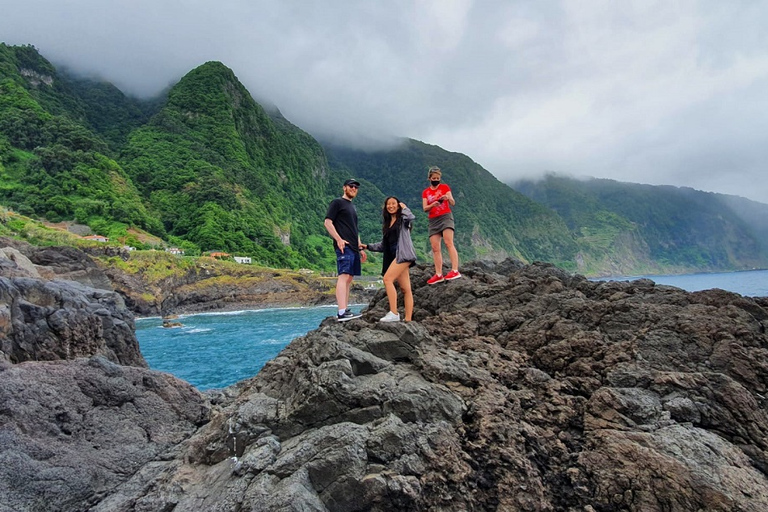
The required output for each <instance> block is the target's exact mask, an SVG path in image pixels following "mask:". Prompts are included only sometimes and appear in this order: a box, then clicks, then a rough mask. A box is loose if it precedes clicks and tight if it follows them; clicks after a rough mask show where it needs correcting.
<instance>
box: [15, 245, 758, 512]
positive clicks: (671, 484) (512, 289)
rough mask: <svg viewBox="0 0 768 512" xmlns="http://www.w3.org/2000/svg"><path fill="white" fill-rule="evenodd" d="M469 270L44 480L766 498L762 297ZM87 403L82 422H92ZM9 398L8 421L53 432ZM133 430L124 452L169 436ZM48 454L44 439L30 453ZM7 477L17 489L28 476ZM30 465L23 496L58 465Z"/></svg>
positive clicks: (568, 502)
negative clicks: (121, 457) (88, 477)
mask: <svg viewBox="0 0 768 512" xmlns="http://www.w3.org/2000/svg"><path fill="white" fill-rule="evenodd" d="M462 272H463V274H464V277H463V278H462V279H459V280H456V281H451V282H447V283H441V284H438V285H434V286H426V285H425V284H424V282H425V281H426V278H427V277H428V276H429V269H427V268H425V267H415V268H414V269H413V270H412V281H413V283H414V293H415V301H416V313H415V315H414V320H415V321H414V322H411V323H397V324H381V323H378V322H377V319H378V318H379V317H381V316H383V314H384V313H385V310H386V299H385V297H384V295H383V292H380V293H379V294H378V295H377V296H376V297H375V298H374V299H373V300H372V301H371V303H370V306H369V308H368V309H367V311H366V312H365V314H364V316H363V318H361V319H359V320H353V321H350V322H346V323H343V324H339V323H337V322H335V321H332V320H328V321H325V322H324V323H323V324H322V325H321V326H320V327H319V328H318V329H317V330H315V331H312V332H311V333H309V334H307V335H306V336H304V337H301V338H298V339H296V340H294V341H293V342H292V343H291V344H290V345H289V346H288V347H287V348H286V349H285V350H283V352H282V353H281V354H280V355H279V356H278V357H277V358H275V359H274V360H273V361H271V362H269V363H268V364H267V365H266V366H265V367H264V368H263V370H262V371H261V372H260V373H259V374H258V375H256V376H255V377H253V378H252V379H249V380H246V381H243V382H240V383H238V384H236V385H235V386H232V387H230V388H226V389H224V390H220V391H217V392H210V393H208V394H207V396H208V399H209V404H210V407H211V411H210V415H209V416H207V418H208V419H209V420H210V421H208V422H207V423H205V424H204V425H201V426H200V427H199V428H197V430H196V431H195V432H194V433H192V434H191V435H188V433H189V432H190V429H191V428H192V427H191V425H193V424H195V422H198V424H199V423H200V422H201V421H203V420H200V418H201V417H202V416H203V413H202V412H201V413H200V414H191V413H190V412H189V411H191V410H194V411H201V410H202V409H204V407H201V409H194V408H193V409H185V411H187V412H179V411H178V410H177V411H176V412H175V413H174V414H175V415H176V416H175V418H176V419H175V420H174V422H173V423H172V424H173V425H176V427H175V430H173V429H172V432H173V433H174V435H171V436H169V438H167V439H168V440H169V444H168V445H166V446H164V447H163V448H164V449H165V451H164V452H162V453H160V451H158V452H154V453H157V455H156V456H155V458H154V459H153V460H152V461H151V462H149V461H148V462H145V463H143V464H142V463H140V462H136V463H135V464H132V465H131V466H130V471H126V472H125V473H124V475H123V476H124V478H108V477H99V479H98V480H99V482H102V485H101V486H99V487H98V489H96V488H95V486H94V485H93V484H91V485H90V486H87V485H84V486H81V487H78V489H80V491H81V492H79V493H78V494H76V496H75V497H72V496H73V494H72V492H71V488H69V487H67V486H68V485H69V484H68V483H67V482H69V480H68V479H63V480H62V481H61V483H62V485H59V486H47V487H45V488H46V490H47V497H48V498H49V499H51V500H56V501H55V503H57V504H58V508H57V509H58V510H82V509H85V508H88V509H91V510H97V511H134V510H174V511H175V512H179V511H193V510H194V511H199V510H217V511H243V510H265V511H266V510H270V511H271V510H319V511H321V510H333V511H345V510H347V511H353V510H361V511H362V510H441V511H465V510H540V511H560V510H564V511H590V510H592V511H599V510H628V511H651V510H684V511H687V510H691V511H694V510H707V511H734V510H741V511H752V510H766V509H768V400H766V396H768V395H767V393H768V390H767V389H766V388H767V387H768V336H767V335H766V325H767V324H768V311H766V309H765V306H766V304H765V301H763V300H762V299H758V300H753V299H750V298H745V297H742V296H740V295H737V294H733V293H728V292H724V291H721V290H709V291H704V292H696V293H688V292H685V291H683V290H680V289H677V288H673V287H667V286H658V285H655V284H654V283H653V282H652V281H648V280H640V281H635V282H590V281H588V280H586V279H585V278H583V277H580V276H572V275H568V274H566V273H564V272H562V271H560V270H558V269H556V268H555V267H553V266H550V265H544V264H534V265H529V266H524V265H522V264H519V263H517V262H514V261H510V260H508V261H506V262H504V263H502V264H499V265H490V264H482V263H476V264H471V265H467V266H465V268H463V269H462ZM25 364H27V363H25ZM37 364H43V363H37ZM51 364H53V363H51ZM78 364H81V365H85V366H88V367H89V368H96V367H98V366H99V360H98V359H96V360H94V359H91V360H90V361H89V362H88V363H85V362H81V363H78ZM21 366H23V365H15V366H12V367H11V368H12V369H13V370H16V369H17V367H21ZM109 368H111V370H110V371H116V370H117V369H118V368H120V367H113V366H110V367H109ZM8 371H9V370H8V369H6V370H5V371H3V372H0V389H5V388H6V385H5V383H4V382H3V381H2V379H3V378H5V377H4V375H7V374H8ZM92 371H94V370H92ZM99 371H103V372H105V374H106V373H107V370H106V369H104V370H99ZM134 371H136V372H147V370H143V369H130V371H129V372H127V374H128V375H130V372H134ZM46 375H48V374H47V373H46ZM141 375H143V373H141ZM38 378H42V376H41V377H38ZM46 378H50V379H55V377H54V376H50V377H46ZM93 378H94V377H90V379H91V380H89V382H90V381H92V380H93ZM156 378H159V377H156ZM85 380H88V379H85ZM129 380H130V381H131V382H132V383H134V385H136V383H137V382H138V380H137V378H136V377H131V378H130V379H129ZM18 382H21V381H20V380H19V381H18ZM31 382H32V381H31V380H30V381H27V385H29V383H31ZM51 382H55V380H54V381H51ZM18 385H19V386H21V384H18ZM71 386H74V384H72V383H71V381H68V383H67V385H63V386H61V387H71ZM79 386H80V387H81V388H82V387H83V386H82V385H79ZM174 389H177V388H176V387H174ZM90 396H100V395H98V394H93V395H90ZM54 397H55V394H54ZM134 401H135V400H134ZM84 402H85V400H84ZM2 403H3V404H5V403H8V402H7V401H6V399H5V397H3V401H2ZM101 403H102V402H99V404H101ZM110 403H112V402H110ZM114 403H122V404H123V405H122V406H121V407H126V406H127V405H126V404H127V403H133V402H131V401H130V400H128V401H127V402H126V401H124V402H119V401H115V402H114ZM192 403H194V402H192ZM52 407H53V404H50V405H48V407H46V409H47V410H46V411H45V413H46V414H48V417H51V416H50V415H51V414H53V413H52V412H49V411H48V410H50V409H52ZM6 409H8V407H6ZM97 409H98V410H99V417H100V419H101V421H104V422H107V423H109V422H114V421H118V420H119V419H120V418H122V416H121V414H123V412H122V411H121V408H111V409H110V408H105V409H99V408H98V406H97ZM82 410H83V413H81V414H80V415H79V416H78V415H75V414H70V415H69V416H67V417H68V418H74V420H72V419H70V420H69V422H68V423H67V426H66V428H67V429H68V430H69V431H70V432H73V431H77V432H87V431H88V429H89V428H93V427H92V425H91V424H88V425H84V424H83V418H87V417H88V415H87V414H86V411H88V410H89V409H88V407H87V406H83V409H82ZM2 414H4V415H5V416H2V420H1V421H0V425H3V427H2V428H3V431H6V430H9V429H11V430H12V431H14V432H24V433H25V435H27V436H29V439H32V440H33V439H36V438H35V437H34V436H33V435H32V434H27V432H31V431H32V429H31V428H30V427H28V426H19V425H18V424H17V423H15V422H16V421H17V420H15V419H14V417H11V418H10V419H9V416H8V414H9V413H8V412H2ZM40 414H42V413H40ZM180 418H185V419H184V420H183V421H182V420H181V419H180ZM50 421H51V422H52V421H53V420H50ZM179 421H181V423H179ZM184 421H186V423H184ZM49 424H50V425H51V426H50V427H46V429H45V430H46V431H49V432H54V433H55V434H56V435H60V434H58V433H57V432H56V431H55V429H54V428H53V426H52V425H53V424H52V423H49ZM147 431H152V430H151V428H149V427H147V429H145V430H144V432H147ZM48 435H54V434H50V433H49V434H48ZM63 435H66V434H63ZM154 438H155V435H154V434H152V435H149V434H148V435H146V436H145V441H146V442H149V440H152V439H154ZM134 441H136V440H135V439H134ZM104 442H105V441H104V440H100V442H99V443H98V444H99V445H100V446H101V449H102V450H103V449H105V448H106V447H107V445H105V444H103V443H104ZM136 443H137V444H134V445H130V447H129V448H127V449H126V450H125V452H126V453H136V452H141V453H149V452H152V450H146V451H144V452H142V445H141V443H140V442H138V441H136ZM16 445H20V446H21V445H22V443H16ZM170 445H172V446H170ZM108 448H109V449H110V450H116V451H118V450H120V447H119V446H116V445H115V444H108ZM3 453H5V452H3ZM60 455H61V454H60V453H59V452H56V451H55V450H53V451H49V452H47V454H46V457H48V458H51V457H52V458H54V459H55V458H56V457H58V456H60ZM42 458H43V457H42V456H41V455H40V454H39V453H38V452H35V451H34V447H33V446H32V444H31V441H28V442H27V444H26V445H24V446H23V447H22V448H20V449H19V451H18V453H17V455H16V457H15V459H14V460H41V459H42ZM6 459H7V457H6ZM140 459H141V460H146V457H143V458H142V457H140ZM46 460H47V459H46ZM105 466H109V464H106V463H105V464H103V465H102V466H98V465H97V466H94V467H95V468H96V469H93V470H92V471H94V473H93V474H94V475H98V474H99V471H103V470H104V467H105ZM71 467H72V468H76V467H77V468H79V467H82V466H74V465H73V466H71ZM3 475H4V476H3V482H2V483H0V503H4V502H5V501H4V500H5V498H6V494H7V493H8V492H9V491H7V489H10V488H11V487H12V486H13V485H14V483H15V482H16V481H15V480H9V479H11V476H9V475H8V473H7V472H6V473H4V474H3ZM25 475H26V478H28V479H29V481H28V485H26V486H24V487H22V488H21V490H20V491H16V492H15V493H14V494H13V499H15V500H16V501H15V502H13V503H28V502H22V501H21V500H22V499H28V500H32V499H33V496H34V493H33V490H35V489H38V490H39V489H41V488H43V486H44V482H47V481H46V480H45V478H46V477H45V476H42V475H40V474H35V473H33V472H31V471H30V472H29V473H25ZM107 476H110V474H108V475H107ZM3 489H5V491H3ZM64 496H70V498H69V499H68V501H67V500H66V499H65V498H64ZM30 509H31V508H30Z"/></svg>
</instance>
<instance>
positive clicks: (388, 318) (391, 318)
mask: <svg viewBox="0 0 768 512" xmlns="http://www.w3.org/2000/svg"><path fill="white" fill-rule="evenodd" d="M399 321H400V315H399V314H398V313H393V312H391V311H387V314H386V315H384V316H383V317H381V319H380V320H379V322H399Z"/></svg>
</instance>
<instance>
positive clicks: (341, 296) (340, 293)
mask: <svg viewBox="0 0 768 512" xmlns="http://www.w3.org/2000/svg"><path fill="white" fill-rule="evenodd" d="M352 279H353V276H352V275H351V274H339V277H338V278H337V279H336V304H338V306H339V309H340V310H341V309H347V306H348V305H349V290H350V288H351V287H352Z"/></svg>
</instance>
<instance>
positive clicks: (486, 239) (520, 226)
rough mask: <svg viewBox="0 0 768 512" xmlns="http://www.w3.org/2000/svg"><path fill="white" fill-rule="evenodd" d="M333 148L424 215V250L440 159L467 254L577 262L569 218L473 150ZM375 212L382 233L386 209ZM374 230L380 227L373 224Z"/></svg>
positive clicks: (417, 240)
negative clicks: (427, 202)
mask: <svg viewBox="0 0 768 512" xmlns="http://www.w3.org/2000/svg"><path fill="white" fill-rule="evenodd" d="M326 151H327V154H328V159H329V161H330V163H331V165H332V166H336V167H339V168H342V169H345V170H347V172H348V174H350V175H353V176H356V177H358V178H362V179H364V180H366V181H367V182H370V183H371V184H373V185H375V186H376V187H378V188H379V189H380V190H382V191H383V192H385V193H386V195H395V196H397V197H398V198H399V199H400V200H401V201H403V202H405V203H406V204H407V205H408V206H409V207H411V209H412V210H413V212H414V213H415V214H416V223H415V228H414V234H413V238H414V245H416V246H417V247H418V248H419V249H420V250H421V251H422V254H424V255H430V254H431V249H430V247H429V240H428V236H427V222H428V220H427V214H426V213H425V212H423V210H422V207H421V206H422V200H421V193H422V191H423V190H424V188H426V187H427V186H428V182H427V170H428V169H429V167H430V166H432V165H437V166H438V167H440V168H441V170H442V171H443V181H444V182H445V183H447V184H448V185H449V186H450V187H451V190H452V192H453V195H454V197H455V198H456V207H455V208H454V216H455V219H456V248H457V250H458V251H459V254H460V255H461V256H462V258H463V259H465V260H467V259H476V258H494V259H496V258H499V257H503V256H505V255H509V256H514V257H516V258H519V259H521V260H523V261H527V262H532V261H535V260H543V261H549V262H552V263H555V264H558V265H560V266H562V267H565V268H573V267H574V264H573V261H574V256H575V254H576V244H575V243H574V241H573V237H572V236H571V234H570V233H569V232H568V229H567V228H566V226H565V224H564V223H563V222H562V220H561V219H560V218H559V217H558V216H557V215H556V214H554V213H553V212H552V211H551V210H549V209H547V208H545V207H543V206H541V205H539V204H537V203H535V202H533V201H531V200H530V199H528V198H526V197H525V196H523V195H522V194H520V193H518V192H515V191H514V190H512V189H510V188H509V187H508V186H507V185H504V184H503V183H501V182H499V181H498V180H497V179H496V178H494V177H493V175H491V174H490V173H489V172H488V171H486V170H485V169H483V168H482V167H481V166H480V165H478V164H477V163H475V162H473V161H472V160H471V159H470V158H468V157H467V156H465V155H462V154H460V153H451V152H448V151H445V150H444V149H441V148H440V147H438V146H432V145H429V144H424V143H422V142H419V141H415V140H410V139H409V140H403V141H402V142H401V144H400V145H399V146H398V147H396V148H393V149H389V150H386V151H372V152H365V151H357V150H351V149H348V148H340V147H334V146H327V147H326ZM360 196H361V199H360V200H361V202H365V201H370V195H369V194H368V190H367V187H363V191H362V193H361V194H360ZM383 199H384V196H382V197H381V198H380V199H379V198H378V197H375V198H374V200H375V211H376V212H380V211H381V205H382V204H383ZM370 209H373V206H371V207H370ZM374 218H375V219H376V221H377V225H376V228H375V230H376V231H377V233H379V235H377V236H380V229H381V228H380V224H379V223H378V222H380V221H379V218H380V213H377V214H376V216H375V217H374ZM366 231H369V232H370V231H373V228H371V227H369V226H366ZM428 257H429V258H430V259H431V256H428Z"/></svg>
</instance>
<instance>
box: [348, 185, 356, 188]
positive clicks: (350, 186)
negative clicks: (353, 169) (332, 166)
mask: <svg viewBox="0 0 768 512" xmlns="http://www.w3.org/2000/svg"><path fill="white" fill-rule="evenodd" d="M347 186H348V187H349V188H354V189H357V188H359V186H358V185H347Z"/></svg>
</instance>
